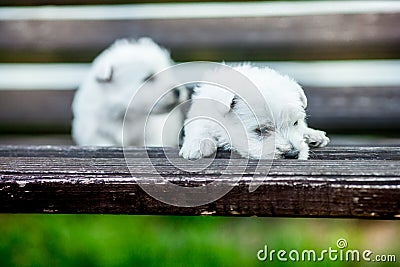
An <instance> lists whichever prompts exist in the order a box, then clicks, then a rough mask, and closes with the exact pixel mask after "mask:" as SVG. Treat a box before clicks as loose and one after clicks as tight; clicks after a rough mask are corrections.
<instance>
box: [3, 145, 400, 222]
mask: <svg viewBox="0 0 400 267" xmlns="http://www.w3.org/2000/svg"><path fill="white" fill-rule="evenodd" d="M125 152H126V155H127V159H128V162H129V168H128V165H127V161H126V159H125V158H124V153H123V150H122V149H121V148H100V147H86V148H83V147H70V146H28V147H25V146H24V147H23V146H2V147H0V212H6V213H101V214H158V215H162V214H173V215H220V216H283V217H343V218H370V219H398V218H399V217H400V147H393V146H392V147H327V148H323V149H316V150H313V151H312V156H311V158H312V159H311V160H308V161H298V160H275V161H273V163H272V166H271V168H270V170H269V171H266V172H259V171H257V166H258V165H257V164H269V162H265V161H254V160H250V161H248V162H247V161H244V160H241V159H239V157H238V156H237V155H234V154H233V155H231V154H230V153H229V152H227V151H219V152H218V153H217V155H216V157H215V159H213V161H212V164H211V165H210V166H209V167H208V168H207V169H205V170H200V171H198V172H188V171H185V170H182V169H180V168H178V167H177V166H178V165H179V164H182V165H181V166H189V165H193V166H195V165H196V164H198V162H189V163H186V162H184V160H183V159H179V158H178V155H177V152H178V151H177V150H176V149H172V148H168V149H165V150H163V149H161V148H150V149H147V150H145V149H143V148H128V149H126V151H125ZM166 155H168V157H169V159H168V158H167V157H166ZM232 161H233V162H234V164H232V165H233V166H232V165H231V166H230V167H229V168H228V167H227V166H228V164H229V162H232ZM149 162H151V165H152V166H151V168H149V167H148V164H149ZM171 162H175V163H177V162H178V163H179V164H178V165H177V164H172V163H171ZM185 164H186V165H185ZM263 166H264V165H263ZM160 175H161V177H162V179H158V180H157V177H160ZM151 181H153V182H154V181H155V185H156V186H157V188H158V189H157V190H160V192H159V193H163V192H162V191H163V189H166V187H165V188H164V186H165V185H166V184H167V183H169V182H171V183H174V184H176V185H179V186H182V187H188V186H192V187H193V186H204V185H205V184H208V183H211V182H215V181H217V184H218V183H219V184H224V185H227V186H232V190H230V191H229V193H227V194H226V195H224V196H223V197H221V198H220V199H218V200H216V201H213V202H211V203H208V204H204V205H200V206H197V207H177V206H172V205H168V204H165V203H163V202H160V201H158V200H156V199H154V198H153V197H151V196H150V195H148V194H147V193H146V192H145V191H143V189H142V187H141V186H140V185H142V184H146V183H147V184H148V183H150V182H151ZM251 183H256V184H257V185H258V188H257V189H256V190H255V191H254V192H249V185H250V184H251ZM188 197H192V198H196V195H195V194H194V195H188Z"/></svg>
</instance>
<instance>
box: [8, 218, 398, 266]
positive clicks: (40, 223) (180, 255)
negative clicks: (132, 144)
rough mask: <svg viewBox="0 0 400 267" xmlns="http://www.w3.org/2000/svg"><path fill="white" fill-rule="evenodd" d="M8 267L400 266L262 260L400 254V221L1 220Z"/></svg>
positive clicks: (208, 219) (278, 219)
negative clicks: (343, 248) (295, 253)
mask: <svg viewBox="0 0 400 267" xmlns="http://www.w3.org/2000/svg"><path fill="white" fill-rule="evenodd" d="M0 229H1V235H0V266H86V267H87V266H398V263H380V264H373V263H366V262H340V261H336V262H330V261H329V260H325V261H323V262H319V263H309V262H303V263H295V262H286V263H285V262H277V261H276V260H274V261H272V262H271V261H268V260H267V261H265V262H260V261H258V260H257V256H256V254H257V252H258V251H259V250H260V249H262V248H263V247H264V245H268V247H269V248H270V249H276V250H279V249H285V250H287V251H290V250H292V249H297V250H300V251H301V250H303V249H313V250H315V251H317V253H318V251H321V250H323V249H328V248H329V247H332V248H333V249H337V246H336V241H337V240H338V239H339V238H344V239H346V240H347V242H348V249H357V250H360V251H363V250H365V249H369V250H371V251H373V252H374V254H385V255H388V254H396V255H397V256H399V252H400V240H399V238H398V237H399V234H400V224H399V222H396V221H370V220H369V221H366V220H350V219H285V218H256V217H251V218H223V217H184V216H176V217H172V216H126V215H124V216H115V215H12V214H3V215H0Z"/></svg>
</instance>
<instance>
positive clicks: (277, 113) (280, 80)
mask: <svg viewBox="0 0 400 267" xmlns="http://www.w3.org/2000/svg"><path fill="white" fill-rule="evenodd" d="M235 69H236V70H237V71H239V72H241V73H242V74H245V75H246V76H247V77H248V78H249V79H250V80H251V81H252V82H253V83H254V84H255V85H256V87H257V88H258V90H259V91H260V93H261V95H262V97H263V98H264V99H261V98H262V97H261V98H260V96H252V95H247V96H246V97H245V99H243V98H241V97H239V96H238V95H234V94H232V93H228V94H225V97H224V101H225V103H229V105H227V106H229V110H227V111H226V114H225V115H224V116H223V117H224V120H225V123H226V124H227V125H228V127H229V125H232V130H231V135H240V134H239V133H238V131H239V130H238V129H239V128H237V127H235V126H233V125H238V123H240V124H241V125H242V129H244V131H245V134H246V137H247V138H246V139H247V140H244V138H232V143H231V146H232V148H233V149H234V150H237V151H238V152H239V153H240V154H241V155H243V156H246V157H250V158H257V159H260V158H261V159H269V158H272V157H274V158H300V159H306V158H307V157H308V150H309V148H308V145H307V144H306V143H305V140H304V132H305V130H306V128H307V125H306V122H305V118H306V112H305V108H306V107H307V98H306V96H305V94H304V92H303V90H302V88H301V87H300V85H299V84H297V83H296V82H295V81H294V80H292V79H290V78H289V77H287V76H283V75H281V74H279V73H277V72H275V71H273V70H271V69H269V68H256V67H252V66H249V65H242V66H239V67H235ZM235 132H236V133H237V134H236V133H235ZM232 133H233V134H232ZM273 152H274V153H273Z"/></svg>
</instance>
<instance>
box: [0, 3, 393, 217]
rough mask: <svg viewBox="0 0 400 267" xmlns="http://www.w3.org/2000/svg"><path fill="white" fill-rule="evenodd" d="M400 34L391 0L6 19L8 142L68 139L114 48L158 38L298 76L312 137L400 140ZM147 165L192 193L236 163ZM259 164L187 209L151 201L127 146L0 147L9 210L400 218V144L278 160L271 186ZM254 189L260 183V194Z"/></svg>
mask: <svg viewBox="0 0 400 267" xmlns="http://www.w3.org/2000/svg"><path fill="white" fill-rule="evenodd" d="M45 2H46V1H45ZM122 2H124V1H123V0H121V1H120V3H122ZM7 3H8V2H7ZM37 3H44V2H43V1H39V0H38V1H37ZM70 3H76V2H74V1H73V0H71V2H70ZM10 5H12V4H10ZM187 10H191V12H189V13H188V12H187ZM105 11H107V12H105ZM210 12H211V13H210ZM399 24H400V4H399V3H396V2H390V1H381V2H379V3H373V2H369V3H365V2H363V3H359V2H341V3H332V2H322V3H315V2H310V3H301V4H299V3H296V2H294V3H263V2H262V3H244V4H243V3H237V4H236V3H230V4H226V3H224V4H221V3H203V4H194V3H193V4H151V5H127V6H125V5H123V6H119V5H113V6H86V7H80V6H79V7H78V6H77V7H59V6H55V7H50V6H43V7H23V8H15V7H2V8H0V35H1V36H6V37H7V38H1V39H0V130H1V133H3V134H4V133H6V134H16V133H19V134H20V133H24V134H34V133H36V134H40V135H42V134H45V133H64V134H65V133H68V132H69V127H70V121H71V112H70V104H71V101H72V97H73V94H74V90H75V89H76V87H77V86H78V84H79V81H80V79H81V78H82V76H83V75H84V74H85V71H87V69H88V63H89V62H90V61H91V60H92V59H93V58H94V56H95V55H96V54H98V53H99V52H100V51H101V50H102V49H104V48H105V47H106V46H108V45H109V44H110V43H111V42H112V41H113V40H114V39H115V38H121V37H141V36H143V35H146V36H150V37H152V38H153V39H154V40H155V41H157V42H159V43H160V44H162V45H164V46H166V47H168V48H169V49H170V50H171V52H172V56H173V58H174V59H175V60H177V61H190V60H212V61H221V60H225V61H228V62H234V61H243V60H244V61H249V60H251V61H256V64H266V65H269V66H272V67H274V68H276V69H278V70H281V71H282V72H285V73H288V74H290V75H291V76H293V77H295V78H296V79H297V80H299V81H300V82H301V83H302V84H303V85H304V87H305V90H306V93H307V95H308V98H309V108H308V112H309V114H310V118H309V122H310V124H311V126H313V127H318V128H322V129H325V130H327V131H328V132H329V133H331V132H339V133H343V132H351V133H368V134H371V133H382V132H383V133H386V134H394V135H397V134H398V131H399V130H400V123H399V121H400V108H399V107H400V105H398V103H400V102H399V101H400V77H399V75H398V73H400V60H399V59H400V28H399V27H398V25H399ZM283 60H289V61H287V62H282V61H283ZM334 60H335V61H334ZM337 60H339V61H337ZM16 103H18V104H19V105H16ZM169 151H170V152H171V153H174V154H175V155H177V151H176V150H169ZM147 154H149V155H150V157H151V158H152V160H153V161H154V163H155V166H156V168H157V170H158V171H160V172H161V173H163V174H166V176H165V178H166V179H167V180H168V181H171V182H174V183H176V184H178V185H190V186H198V185H201V184H203V183H207V182H209V181H212V180H213V179H218V177H219V176H220V174H221V168H223V167H224V166H225V164H226V161H227V157H228V155H227V153H226V152H223V151H220V152H219V153H218V155H217V158H216V159H215V161H214V163H213V165H211V167H210V169H209V170H208V171H207V172H199V173H191V174H188V173H186V172H183V171H180V170H177V169H175V168H174V167H172V166H170V165H169V164H168V162H167V161H166V159H165V155H164V154H163V153H162V151H161V150H160V149H159V148H154V149H149V150H148V151H145V150H144V149H141V148H131V155H134V156H135V157H137V160H138V162H139V163H140V160H141V159H142V158H143V157H144V156H145V155H147ZM261 163H262V162H261ZM256 164H257V162H256V161H250V162H249V164H248V168H247V169H246V171H244V172H243V173H237V172H233V173H232V174H231V176H232V178H234V177H238V176H240V177H242V180H241V181H240V182H239V183H238V184H237V185H234V188H233V189H232V190H231V191H230V192H229V193H228V194H227V195H225V196H224V197H222V198H221V199H219V200H217V201H215V202H212V203H210V204H207V205H202V206H199V207H194V208H184V207H175V206H171V205H167V204H163V203H162V202H159V201H157V200H155V199H153V198H152V197H150V196H149V195H147V194H146V193H145V192H144V191H143V190H141V188H140V187H139V184H140V182H145V181H146V179H150V178H154V175H155V174H152V173H147V172H145V171H144V170H143V169H141V168H140V167H138V168H137V169H134V170H133V173H134V174H135V175H134V176H135V177H136V178H137V177H138V179H139V180H137V179H134V178H132V175H131V173H130V172H129V170H128V167H127V165H126V162H125V159H124V158H123V153H122V149H121V148H78V147H63V146H28V147H26V146H1V147H0V166H1V167H0V203H1V205H0V212H11V213H31V212H34V213H112V214H182V215H183V214H185V215H202V214H203V215H224V216H225V215H226V216H253V215H254V216H288V217H289V216H290V217H345V218H379V219H398V218H399V217H400V196H399V194H400V184H399V183H400V180H399V179H400V177H399V176H400V175H399V173H400V148H399V147H397V146H391V147H378V146H368V147H336V146H332V147H328V148H324V149H317V150H314V151H313V154H312V159H311V160H309V161H296V160H276V161H274V162H273V165H272V167H271V170H270V172H269V173H268V176H267V177H266V178H265V175H266V173H262V174H254V172H252V168H253V169H254V166H255V165H256ZM138 166H139V165H138ZM241 167H243V166H241ZM253 176H254V177H253ZM140 179H141V180H140ZM250 181H258V182H259V183H260V187H259V188H258V189H257V190H256V191H255V192H252V193H250V192H249V191H248V186H249V183H250ZM222 182H223V183H226V184H228V185H229V184H232V180H229V179H225V180H222Z"/></svg>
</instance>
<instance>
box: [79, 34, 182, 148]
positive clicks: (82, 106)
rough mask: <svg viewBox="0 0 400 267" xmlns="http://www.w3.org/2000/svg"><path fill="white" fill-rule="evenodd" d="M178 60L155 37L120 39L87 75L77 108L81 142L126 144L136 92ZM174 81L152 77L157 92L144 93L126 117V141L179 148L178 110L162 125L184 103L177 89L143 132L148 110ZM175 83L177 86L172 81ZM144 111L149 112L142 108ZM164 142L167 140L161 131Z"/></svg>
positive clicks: (150, 118) (162, 103)
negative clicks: (172, 57) (148, 78)
mask: <svg viewBox="0 0 400 267" xmlns="http://www.w3.org/2000/svg"><path fill="white" fill-rule="evenodd" d="M172 64H173V61H172V60H171V58H170V55H169V53H168V51H166V50H165V49H163V48H161V47H159V46H158V45H157V44H156V43H154V42H153V41H152V40H151V39H149V38H141V39H139V40H137V41H135V40H128V39H121V40H117V41H116V42H115V43H114V44H112V45H111V46H110V47H109V48H108V49H106V50H105V51H103V52H102V53H101V54H100V55H99V56H98V57H97V58H96V59H95V60H94V61H93V64H92V67H91V69H90V72H89V74H88V75H87V77H86V79H85V80H84V81H83V83H82V84H81V86H80V88H79V89H78V91H77V92H76V95H75V98H74V101H73V105H72V109H73V114H74V119H73V123H72V135H73V138H74V140H75V142H76V143H77V144H78V145H102V146H108V145H117V146H121V145H122V135H123V134H122V127H123V119H124V114H125V112H126V110H127V108H128V105H129V102H130V100H131V98H132V96H133V95H134V94H135V92H136V91H137V90H138V89H139V88H140V86H141V85H142V84H143V83H144V81H145V80H146V77H149V75H152V74H156V73H157V72H160V71H162V70H164V69H165V68H168V67H170V66H171V65H172ZM169 84H171V81H170V80H168V81H166V80H160V78H157V77H155V78H154V79H152V80H151V85H152V87H151V88H147V89H151V90H147V91H146V92H144V93H142V98H141V100H140V101H138V102H137V103H135V104H136V106H135V107H133V108H132V110H133V111H134V113H133V114H130V115H129V120H126V121H125V127H127V131H125V133H128V134H125V136H124V138H125V140H124V144H125V145H137V146H142V145H144V143H143V141H144V138H146V145H150V146H162V145H163V146H177V145H178V135H179V131H180V126H181V124H182V120H183V117H182V115H181V113H179V112H174V113H173V114H172V115H171V116H173V117H172V118H170V119H169V120H170V122H171V121H172V122H174V123H169V124H168V127H166V128H164V129H163V127H162V125H163V123H164V122H165V120H166V118H167V116H168V113H167V111H169V110H170V109H171V107H173V106H175V105H176V104H177V103H178V97H177V96H176V95H175V94H173V93H168V94H167V95H165V96H164V97H163V98H162V100H161V101H160V102H158V104H157V105H156V107H155V109H154V111H155V113H157V114H154V115H151V116H150V117H149V121H148V124H147V130H146V136H144V134H143V129H144V125H145V120H146V117H147V113H145V111H146V110H150V108H149V107H151V106H152V105H153V104H155V103H154V96H156V97H157V98H158V96H161V95H162V89H161V88H165V86H168V85H169ZM171 85H172V84H171ZM142 111H143V112H142ZM162 131H163V132H164V134H163V140H161V139H162V138H161V136H162V134H161V132H162Z"/></svg>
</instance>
